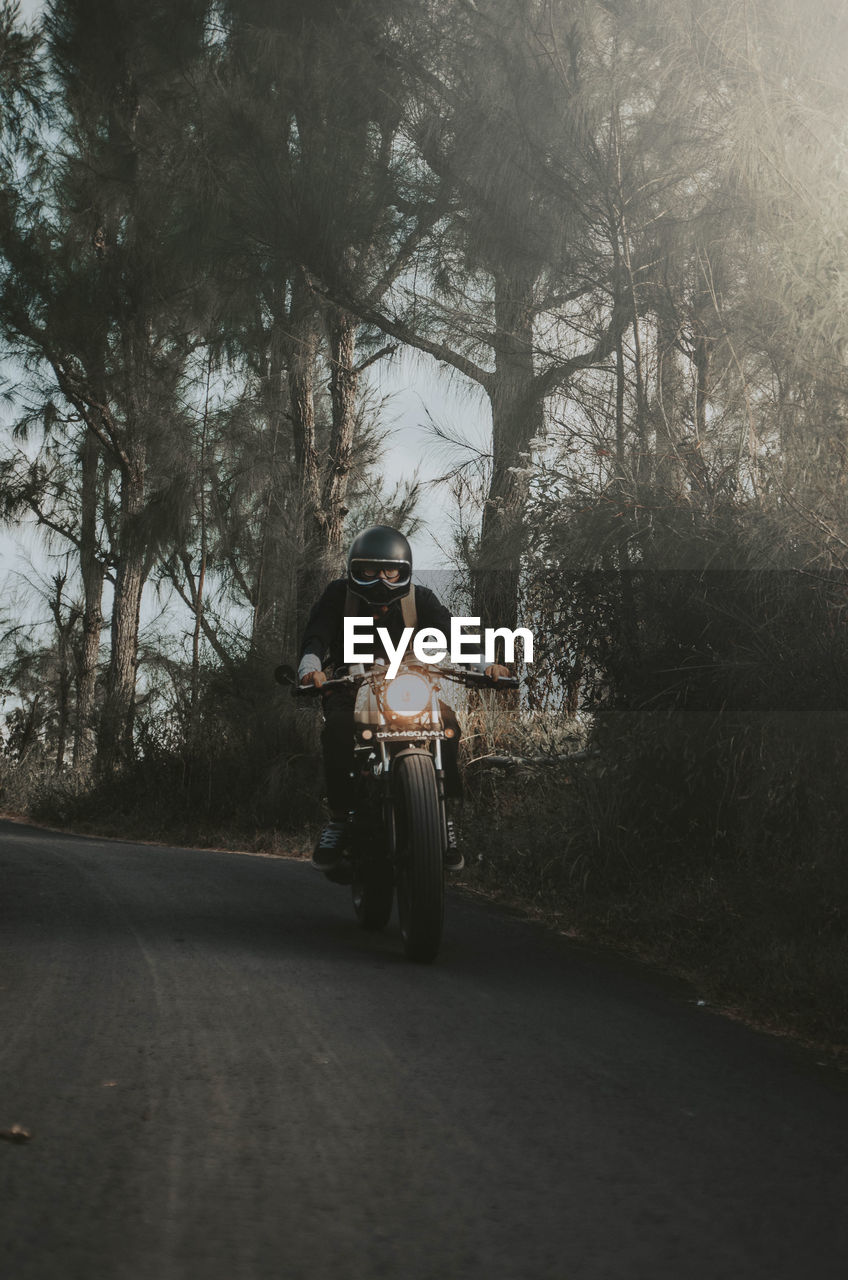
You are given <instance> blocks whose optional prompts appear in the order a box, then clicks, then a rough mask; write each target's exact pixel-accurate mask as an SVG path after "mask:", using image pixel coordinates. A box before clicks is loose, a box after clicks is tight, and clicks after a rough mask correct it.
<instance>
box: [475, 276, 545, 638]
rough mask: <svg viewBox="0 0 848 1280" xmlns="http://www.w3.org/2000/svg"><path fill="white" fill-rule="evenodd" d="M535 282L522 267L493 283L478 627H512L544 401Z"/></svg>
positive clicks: (476, 589) (499, 277)
mask: <svg viewBox="0 0 848 1280" xmlns="http://www.w3.org/2000/svg"><path fill="white" fill-rule="evenodd" d="M534 284H535V279H534V277H533V276H532V275H531V274H530V273H528V272H522V271H521V270H520V269H519V270H515V271H513V272H512V273H510V274H506V273H502V274H499V275H497V276H496V278H495V324H496V329H497V332H496V336H495V339H494V343H493V346H494V349H495V373H494V376H493V378H492V380H491V382H490V384H489V387H488V391H489V399H490V403H491V410H492V478H491V482H490V484H489V492H488V494H487V496H486V502H485V505H484V507H483V520H482V527H481V534H480V554H479V560H478V571H477V573H476V575H475V591H474V596H475V602H474V608H475V612H479V614H480V615H481V617H482V619H483V625H484V626H509V627H514V626H516V624H517V613H518V580H519V568H520V564H521V554H522V551H523V550H524V526H523V522H522V516H523V511H524V502H525V498H526V482H525V480H524V479H523V477H521V476H519V475H517V474H516V472H515V471H514V470H513V468H516V467H523V466H525V465H526V463H527V459H526V458H524V457H522V454H525V453H527V452H529V449H530V441H531V440H532V439H533V438H534V437H536V436H538V435H540V434H541V432H542V429H543V424H544V415H543V400H542V399H541V398H540V396H539V395H538V393H537V390H536V387H535V371H534V367H533V302H534Z"/></svg>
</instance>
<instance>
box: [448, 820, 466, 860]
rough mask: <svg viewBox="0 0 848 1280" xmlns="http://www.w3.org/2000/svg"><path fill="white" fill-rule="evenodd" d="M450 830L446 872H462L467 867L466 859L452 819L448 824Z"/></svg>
mask: <svg viewBox="0 0 848 1280" xmlns="http://www.w3.org/2000/svg"><path fill="white" fill-rule="evenodd" d="M446 826H447V829H448V843H447V848H446V849H445V870H446V871H461V870H462V869H463V867H464V866H465V859H464V858H463V856H462V851H461V850H460V847H459V841H458V840H457V838H456V827H455V826H454V824H453V822H452V821H451V819H450V818H448V820H447V823H446Z"/></svg>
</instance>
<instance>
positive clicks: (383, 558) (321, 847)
mask: <svg viewBox="0 0 848 1280" xmlns="http://www.w3.org/2000/svg"><path fill="white" fill-rule="evenodd" d="M345 617H360V618H368V617H370V618H372V619H374V621H375V623H376V624H379V626H380V627H381V628H384V629H385V630H386V631H387V632H388V636H389V639H390V641H391V643H392V644H393V645H397V644H398V642H399V640H400V639H401V636H402V634H403V630H404V627H410V626H411V627H413V628H414V629H415V632H416V633H417V632H418V631H420V630H423V629H425V628H430V627H436V628H438V629H439V630H440V631H442V632H444V633H445V634H447V633H448V632H449V631H450V623H451V615H450V613H449V612H448V610H447V609H446V608H445V606H444V605H443V604H442V603H441V601H440V600H439V599H438V597H437V596H436V595H435V593H434V592H432V591H430V590H429V588H427V587H422V586H413V584H412V550H411V548H410V545H409V543H408V542H407V540H406V538H405V537H404V536H403V534H402V533H400V532H398V530H397V529H392V528H390V527H389V526H388V525H375V526H374V527H373V528H371V529H365V530H364V531H363V532H362V533H360V534H359V535H358V536H357V537H356V538H355V539H354V541H353V543H352V545H351V548H350V552H349V554H348V561H347V576H346V577H344V578H337V579H336V580H335V581H334V582H331V583H330V585H329V586H328V587H327V589H326V590H325V591H324V593H323V595H322V596H321V598H320V599H319V600H318V602H317V603H316V604H315V606H314V607H313V609H312V612H311V613H310V615H309V620H308V621H307V623H306V628H305V630H304V634H303V642H302V644H301V647H300V665H299V667H298V672H297V674H298V679H299V681H300V683H301V684H303V685H306V684H314V685H316V686H317V687H319V688H320V686H321V685H322V684H324V683H325V681H326V680H327V675H326V672H325V670H324V668H325V667H328V668H329V669H330V670H331V671H336V670H337V669H338V668H339V667H342V666H343V664H344V653H343V626H344V619H345ZM375 631H376V627H375ZM374 656H375V658H378V659H379V658H381V657H382V658H385V659H388V657H389V655H388V654H387V653H386V652H385V650H384V649H383V647H382V643H381V641H380V639H379V636H378V635H376V634H375V638H374ZM485 673H486V675H487V676H490V677H492V678H493V679H498V678H499V677H501V676H507V675H509V672H508V670H507V668H506V667H504V666H502V665H500V664H499V663H492V664H490V665H489V666H487V667H486V669H485ZM323 702H324V727H323V731H322V734H321V746H322V750H323V755H324V777H325V781H326V785H327V798H328V801H329V805H330V814H331V820H330V822H328V823H327V825H326V826H325V827H324V829H323V831H322V832H321V835H320V836H319V838H318V842H317V844H316V846H315V851H314V853H313V855H312V864H313V866H315V867H316V868H317V869H318V870H319V871H323V872H328V871H332V870H333V869H334V868H335V867H336V866H337V865H338V863H339V862H340V861H341V859H342V858H343V856H344V843H345V834H346V828H347V822H348V815H349V813H350V810H351V808H352V805H353V798H354V793H353V786H354V782H353V779H352V777H351V770H352V768H353V750H354V734H353V710H354V702H355V693H354V692H353V690H352V689H347V688H345V689H338V688H335V689H332V690H329V691H328V692H327V693H325V694H324V696H323ZM441 706H442V712H443V716H444V723H445V725H446V727H448V728H450V729H452V730H453V734H452V736H451V737H450V738H447V739H445V741H444V744H443V763H444V770H445V795H446V797H447V798H459V797H460V796H461V795H462V781H461V778H460V774H459V737H460V729H459V724H458V723H457V719H456V714H455V712H454V711H453V709H452V708H451V707H449V706H447V705H446V704H444V703H442V704H441ZM445 865H446V867H447V869H448V870H450V871H461V870H462V868H463V866H464V860H463V857H462V854H461V852H460V851H459V849H458V847H457V843H456V837H455V834H454V830H453V823H451V822H449V823H448V850H447V853H446V855H445Z"/></svg>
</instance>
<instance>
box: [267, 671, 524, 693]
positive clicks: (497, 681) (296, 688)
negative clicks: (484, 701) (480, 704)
mask: <svg viewBox="0 0 848 1280" xmlns="http://www.w3.org/2000/svg"><path fill="white" fill-rule="evenodd" d="M410 669H411V670H414V671H420V672H422V674H425V675H427V674H429V673H430V672H431V671H437V672H438V673H439V675H442V676H447V677H448V678H449V679H451V680H456V681H457V683H459V684H467V685H471V686H472V687H475V686H476V687H477V688H483V689H517V688H518V687H519V686H520V684H521V680H520V679H519V678H518V676H497V677H495V676H487V675H486V674H485V673H484V672H483V671H468V670H467V669H466V668H465V667H454V666H447V665H445V666H433V665H431V664H428V665H427V666H422V667H419V666H417V665H413V664H407V666H406V670H410ZM382 674H383V669H382V668H380V669H378V670H377V671H369V672H366V673H365V674H364V675H346V676H334V677H333V678H332V679H330V680H325V681H324V683H323V684H321V685H314V684H296V685H293V686H292V690H291V696H292V697H293V698H303V697H307V698H308V697H312V698H316V697H318V696H319V694H321V693H323V692H324V691H325V690H327V689H346V688H350V686H351V685H353V686H358V685H360V684H362V683H364V681H366V680H374V679H376V678H377V677H379V676H381V675H382ZM399 674H400V673H399Z"/></svg>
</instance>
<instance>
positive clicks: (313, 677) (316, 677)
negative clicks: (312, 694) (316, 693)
mask: <svg viewBox="0 0 848 1280" xmlns="http://www.w3.org/2000/svg"><path fill="white" fill-rule="evenodd" d="M326 681H327V677H326V676H325V675H324V672H323V671H307V673H306V675H305V676H301V678H300V683H301V684H314V685H315V688H316V689H320V688H321V685H322V684H325V683H326Z"/></svg>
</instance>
